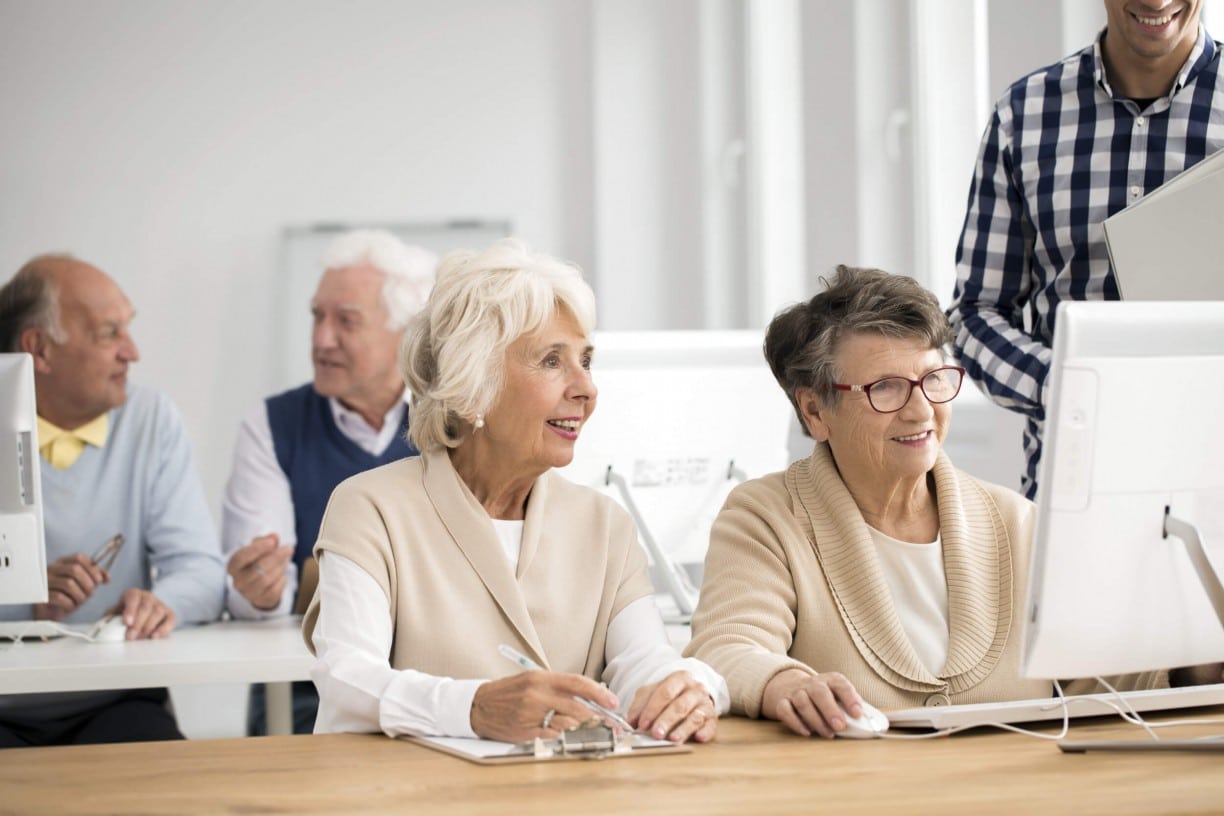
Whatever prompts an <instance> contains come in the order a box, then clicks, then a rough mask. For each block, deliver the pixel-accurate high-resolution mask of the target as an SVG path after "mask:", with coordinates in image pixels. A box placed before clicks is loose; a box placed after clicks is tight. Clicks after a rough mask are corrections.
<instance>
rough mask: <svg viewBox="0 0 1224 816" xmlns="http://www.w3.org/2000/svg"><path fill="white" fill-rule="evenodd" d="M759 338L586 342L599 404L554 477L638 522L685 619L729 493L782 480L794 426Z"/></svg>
mask: <svg viewBox="0 0 1224 816" xmlns="http://www.w3.org/2000/svg"><path fill="white" fill-rule="evenodd" d="M763 341H764V333H763V332H762V331H759V330H742V331H623V332H616V331H609V332H596V333H595V336H594V337H593V338H592V342H593V344H594V346H595V355H594V360H593V363H592V366H591V370H592V373H593V377H594V380H595V384H596V386H598V388H599V403H598V406H597V408H596V410H595V414H594V416H593V417H592V418H591V420H590V421H589V422H588V423H587V425H586V426H585V427H584V428H583V430H582V435H581V437H580V438H579V440H578V443H577V445H576V446H575V454H574V460H573V462H572V463H571V464H570V466H569V467H566V468H563V469H562V470H561V471H560V472H561V474H562V475H563V476H565V477H566V478H568V479H570V480H571V481H575V482H578V483H580V484H586V485H590V486H592V487H596V488H598V489H600V490H603V491H604V492H606V493H608V494H609V495H611V496H612V497H613V498H615V499H616V500H617V501H619V502H621V504H623V505H626V506H627V507H628V508H629V509H630V511H631V512H633V513H635V514H636V515H637V516H638V521H639V532H640V533H641V535H642V539H643V544H644V545H645V547H646V549H647V551H648V553H649V554H650V557H651V561H652V577H653V578H654V580H655V583H656V588H657V589H659V590H660V592H667V593H670V594H671V595H672V596H673V597H674V599H675V601H676V605H677V607H678V608H679V612H680V613H682V614H688V613H691V612H692V608H693V605H694V604H695V603H696V594H697V593H696V590H695V589H694V586H696V585H699V581H698V580H697V575H698V573H699V571H700V567H701V564H702V563H703V562H704V560H705V552H706V549H707V547H708V545H709V534H710V526H711V525H712V524H713V522H714V517H715V516H716V515H717V514H718V511H719V509H721V507H722V503H723V501H724V499H725V498H726V495H727V493H729V492H730V490H731V488H733V487H734V486H735V485H736V484H737V483H738V482H739V481H741V480H743V479H745V478H753V477H757V476H763V475H765V474H766V473H771V472H773V471H777V470H782V469H783V468H785V467H786V466H787V464H788V462H789V457H788V454H787V442H788V438H789V434H790V431H791V424H792V423H793V422H795V420H794V415H793V413H792V411H791V408H790V403H789V402H788V401H787V399H786V396H785V395H784V394H783V393H782V389H780V388H779V387H778V384H777V382H776V381H775V380H774V378H773V375H772V374H771V373H770V371H769V366H768V365H767V364H766V362H765V357H764V354H763V352H762V343H763Z"/></svg>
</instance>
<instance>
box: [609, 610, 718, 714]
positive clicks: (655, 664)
mask: <svg viewBox="0 0 1224 816" xmlns="http://www.w3.org/2000/svg"><path fill="white" fill-rule="evenodd" d="M604 649H605V651H604V656H605V658H606V659H607V661H608V665H607V666H606V667H605V668H604V676H603V679H604V681H605V682H606V683H607V684H608V688H610V689H611V690H612V693H613V694H615V695H616V698H617V699H618V700H620V704H621V712H622V713H627V712H628V710H629V706H630V704H631V703H632V702H633V694H634V693H635V692H636V691H637V690H638V689H639V688H641V687H642V686H645V685H648V684H650V683H657V682H658V681H660V680H662V679H663V678H665V677H667V676H668V675H669V674H671V673H672V672H676V671H687V672H688V673H689V674H691V675H692V676H693V679H695V680H696V681H697V682H699V683H701V685H702V686H704V687H705V690H706V691H707V692H709V694H710V698H711V699H712V700H713V701H714V708H715V709H716V710H717V711H718V713H719V714H725V713H727V711H728V710H729V709H730V707H731V697H730V694H729V693H728V691H727V681H725V680H723V678H722V675H720V674H719V673H718V672H716V671H714V669H712V668H710V667H709V666H707V665H706V664H705V663H702V662H701V661H700V660H697V659H696V658H692V657H681V656H680V653H679V652H677V651H676V649H675V647H674V646H672V645H671V643H670V642H669V641H668V639H667V630H666V629H665V628H664V627H663V619H662V618H661V617H660V616H659V609H658V607H656V606H655V602H654V598H652V597H649V596H648V597H645V598H639V599H638V600H636V601H634V602H633V603H631V604H629V605H628V606H626V607H625V608H624V609H622V610H621V611H620V613H619V614H618V615H617V616H616V617H615V618H613V619H612V621H611V622H610V623H609V624H608V640H607V645H606V646H605V647H604Z"/></svg>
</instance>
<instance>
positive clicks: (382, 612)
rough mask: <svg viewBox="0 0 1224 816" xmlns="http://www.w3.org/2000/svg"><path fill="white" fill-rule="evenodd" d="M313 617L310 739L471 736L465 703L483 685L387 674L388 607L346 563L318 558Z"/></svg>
mask: <svg viewBox="0 0 1224 816" xmlns="http://www.w3.org/2000/svg"><path fill="white" fill-rule="evenodd" d="M318 591H319V602H320V606H319V619H318V621H317V622H316V624H315V629H314V635H313V643H314V647H315V663H314V666H312V667H311V670H310V677H311V679H312V680H313V681H314V684H315V687H316V688H317V689H318V690H319V713H318V717H317V718H316V720H315V733H326V732H334V731H355V732H370V731H382V732H383V733H384V734H386V735H387V736H390V737H395V736H399V735H401V734H414V735H423V736H448V737H475V736H476V734H475V733H474V732H473V731H472V723H471V711H472V699H473V698H474V697H475V695H476V689H477V687H478V686H480V684H481V683H484V682H485V680H483V679H482V680H455V679H453V678H450V677H438V676H436V675H432V674H425V673H424V672H418V671H413V670H411V669H405V670H397V669H393V668H391V662H390V655H391V643H392V637H393V631H392V625H391V609H390V607H389V605H388V604H387V598H386V595H385V594H384V593H383V591H382V588H381V587H380V586H379V585H378V582H377V581H375V580H374V579H373V578H372V577H371V576H370V575H369V574H368V573H367V572H366V571H365V570H363V569H362V568H361V567H359V566H357V564H356V563H354V562H353V561H352V560H350V559H348V558H345V557H344V556H341V555H337V554H336V553H330V552H329V553H327V554H326V555H325V556H324V557H323V558H320V559H319V590H318Z"/></svg>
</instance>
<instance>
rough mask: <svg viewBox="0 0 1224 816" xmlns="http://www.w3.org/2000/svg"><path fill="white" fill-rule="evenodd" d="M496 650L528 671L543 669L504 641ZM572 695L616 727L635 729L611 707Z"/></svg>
mask: <svg viewBox="0 0 1224 816" xmlns="http://www.w3.org/2000/svg"><path fill="white" fill-rule="evenodd" d="M497 651H498V652H500V653H501V655H502V656H503V657H505V658H507V659H508V660H510V661H512V662H514V663H517V664H518V665H519V666H520V667H522V668H524V669H527V670H528V671H543V667H542V666H541V665H540V664H539V663H536V662H535V661H534V660H532V659H531V658H530V657H528V656H527V655H525V654H523V653H522V652H520V651H518V650H517V649H515V648H513V647H511V646H507V645H506V644H505V643H502V644H500V645H499V646H498V647H497ZM572 696H573V698H574V700H575V701H577V702H579V703H582V704H583V705H584V706H586V707H587V708H589V709H591V711H594V712H595V713H596V714H598V715H600V716H601V717H603V718H604V719H607V720H608V721H610V722H611V723H612V724H613V725H615V726H616V727H617V728H623V729H624V730H625V731H628V732H629V733H633V732H634V731H635V730H636V729H635V728H634V727H633V726H632V725H630V724H629V721H628V720H626V719H625V718H624V717H622V716H621V715H620V714H617V713H616V712H615V711H613V710H612V709H610V708H606V707H604V706H601V705H600V704H599V703H597V702H595V701H594V700H588V699H587V698H586V697H579V696H578V695H577V694H574V695H572Z"/></svg>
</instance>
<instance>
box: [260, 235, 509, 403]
mask: <svg viewBox="0 0 1224 816" xmlns="http://www.w3.org/2000/svg"><path fill="white" fill-rule="evenodd" d="M511 226H512V225H511V222H510V220H509V219H480V218H469V219H451V220H449V221H417V222H400V223H376V222H349V223H326V224H305V225H291V226H288V227H285V229H284V232H283V234H282V238H281V262H280V267H281V275H282V284H283V285H282V286H281V287H280V289H279V291H280V292H281V294H282V295H283V299H282V300H281V304H280V324H281V327H280V331H279V336H280V348H279V357H280V360H281V364H280V366H279V367H278V371H277V377H278V380H279V381H278V383H277V385H276V390H281V389H285V388H291V387H293V386H296V385H301V384H302V383H304V382H308V381H310V380H311V379H313V377H314V371H313V370H312V368H311V365H310V330H311V319H310V299H311V298H312V297H314V293H315V289H316V288H317V287H318V285H319V277H320V276H321V275H322V274H323V264H322V257H323V253H324V251H326V249H327V246H328V244H330V243H331V242H332V239H334V238H336V237H337V236H338V235H340V234H341V233H343V232H348V231H349V230H355V229H380V230H386V231H387V232H390V233H391V234H392V235H394V236H396V237H397V238H399V239H400V240H402V241H403V242H404V243H406V244H415V245H417V246H421V247H424V248H425V249H428V250H430V251H432V252H436V253H437V254H438V257H439V258H441V256H443V255H445V254H446V253H447V252H450V251H451V250H454V249H484V248H485V247H487V246H488V245H489V244H491V243H493V242H494V241H496V240H497V239H498V238H504V237H506V236H507V235H510V233H511Z"/></svg>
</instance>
